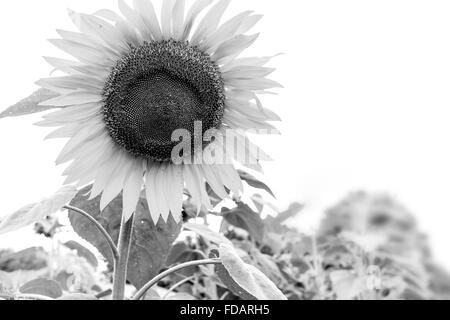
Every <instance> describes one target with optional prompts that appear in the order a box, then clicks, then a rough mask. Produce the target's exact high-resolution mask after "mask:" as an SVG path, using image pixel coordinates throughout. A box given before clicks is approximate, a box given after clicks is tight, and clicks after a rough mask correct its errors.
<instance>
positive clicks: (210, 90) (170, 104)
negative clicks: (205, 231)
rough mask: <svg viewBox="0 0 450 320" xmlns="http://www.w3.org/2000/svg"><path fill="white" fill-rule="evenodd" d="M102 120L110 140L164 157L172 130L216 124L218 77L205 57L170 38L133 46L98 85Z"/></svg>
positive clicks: (220, 108)
mask: <svg viewBox="0 0 450 320" xmlns="http://www.w3.org/2000/svg"><path fill="white" fill-rule="evenodd" d="M103 94H104V98H105V106H104V119H105V123H106V125H107V128H108V130H109V133H110V135H111V137H112V138H113V140H114V141H115V142H116V143H117V144H119V145H120V146H121V147H123V148H125V149H126V150H128V151H129V152H130V153H131V154H133V155H135V156H139V157H144V158H149V159H153V160H156V161H170V159H171V153H172V150H173V148H174V147H175V146H176V145H177V144H178V143H179V142H173V141H172V134H173V132H174V131H175V130H178V129H186V130H188V131H189V132H190V133H191V134H192V135H193V133H194V123H195V122H196V121H201V122H202V129H203V132H205V131H206V130H208V129H211V128H218V127H220V125H221V120H222V117H223V112H224V105H225V96H224V89H223V81H222V78H221V76H220V72H219V69H218V67H217V66H216V65H215V64H214V63H213V62H212V61H211V60H210V58H209V56H207V55H206V54H204V53H202V52H201V51H199V50H198V49H197V48H195V47H191V46H189V44H187V43H180V42H175V41H173V40H170V41H163V42H152V43H144V44H143V45H142V46H140V47H138V48H133V49H132V50H131V51H130V53H129V54H128V55H126V56H125V57H123V58H122V59H121V60H120V61H119V62H118V64H117V66H116V67H115V68H114V70H113V71H112V72H111V75H110V78H109V79H108V81H107V84H106V86H105V89H104V93H103Z"/></svg>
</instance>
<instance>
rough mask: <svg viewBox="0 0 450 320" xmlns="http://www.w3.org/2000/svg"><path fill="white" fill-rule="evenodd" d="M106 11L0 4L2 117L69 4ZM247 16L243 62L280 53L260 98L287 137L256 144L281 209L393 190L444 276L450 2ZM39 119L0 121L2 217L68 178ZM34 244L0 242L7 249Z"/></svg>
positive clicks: (26, 85) (447, 259) (61, 4)
mask: <svg viewBox="0 0 450 320" xmlns="http://www.w3.org/2000/svg"><path fill="white" fill-rule="evenodd" d="M105 7H106V8H113V9H115V8H116V2H115V1H109V0H95V1H94V0H39V1H32V0H16V1H1V2H0V39H1V50H0V55H1V56H0V72H1V73H0V88H1V104H0V110H3V109H5V108H6V107H8V106H9V105H11V104H14V103H15V102H17V101H19V100H21V99H22V98H24V97H26V96H28V95H29V94H30V93H31V92H33V91H34V90H35V89H36V87H35V85H34V84H33V83H34V82H35V81H36V80H38V79H39V78H40V77H46V76H48V75H49V72H50V67H49V66H48V65H47V64H46V63H45V62H44V60H43V59H42V58H41V56H44V55H50V56H52V55H53V56H61V54H60V53H59V52H58V51H57V50H56V49H54V48H53V47H52V46H51V45H50V44H48V43H47V42H46V41H45V40H46V39H48V38H54V37H56V33H55V31H54V30H55V29H56V28H62V29H71V30H72V29H73V27H72V25H71V23H70V20H69V18H68V17H67V15H66V8H72V9H74V10H77V11H82V12H87V13H92V12H94V11H96V10H97V9H100V8H105ZM248 9H253V10H255V11H256V12H258V13H262V14H264V15H265V17H264V19H263V20H262V22H261V23H260V24H259V25H258V26H257V28H256V29H255V30H257V31H260V32H261V36H260V38H259V40H258V42H257V43H256V45H255V46H254V47H253V48H252V50H250V51H251V52H249V54H255V55H268V54H275V53H279V52H283V53H285V55H283V56H281V57H278V58H277V59H275V60H274V61H273V63H272V65H273V66H275V67H277V68H278V71H277V72H276V73H275V74H274V76H273V77H274V78H275V79H276V80H279V81H280V82H281V83H282V84H283V85H284V86H285V89H284V90H281V91H280V95H279V96H277V97H270V98H268V99H265V102H266V106H268V107H271V108H272V109H273V110H275V111H277V112H278V113H279V114H280V115H281V116H282V118H283V120H284V121H283V123H282V124H281V126H280V129H281V130H282V132H283V135H282V136H281V137H280V136H277V137H273V138H270V139H264V140H261V141H260V144H262V146H263V147H265V149H266V150H267V151H268V152H269V153H270V154H271V155H272V156H273V157H274V158H275V162H273V163H269V164H267V165H266V166H265V168H266V176H265V181H267V182H268V183H269V184H270V186H271V187H272V188H273V189H274V191H275V192H276V194H277V196H278V199H277V201H276V203H277V205H278V206H279V207H280V208H285V207H287V205H288V204H289V203H290V202H291V201H294V200H296V201H302V202H305V203H306V204H307V205H308V206H307V210H306V211H305V214H306V217H308V216H309V217H316V215H317V214H318V213H319V212H321V211H322V210H323V208H326V207H328V206H331V205H333V204H334V202H335V201H337V200H339V199H340V198H341V197H343V196H344V195H346V193H347V192H348V191H352V190H357V189H366V190H369V191H388V192H390V193H392V194H393V195H394V196H396V197H398V199H399V200H400V201H402V202H403V203H404V204H405V205H406V206H408V207H409V208H410V209H411V210H412V211H413V212H415V213H416V214H417V216H418V218H419V220H420V223H421V225H422V228H423V230H424V231H426V232H428V233H429V234H430V235H431V241H432V244H433V248H434V250H435V253H436V257H437V259H438V260H439V261H441V262H443V263H445V264H446V265H447V266H448V267H450V250H448V245H449V244H450V230H449V229H450V228H449V227H450V201H449V199H450V197H449V195H450V153H449V150H450V126H449V125H448V123H449V121H450V111H449V110H450V19H449V18H448V17H449V16H450V2H449V1H435V0H422V1H414V0H405V1H400V0H377V1H363V0H354V1H348V0H345V1H344V0H341V1H337V0H329V1H324V0H314V1H312V0H311V1H299V0H296V1H293V0H292V1H288V0H277V1H275V0H271V1H269V0H245V1H234V2H233V3H232V5H231V8H230V13H232V12H238V11H243V10H248ZM38 119H39V116H36V115H34V116H28V117H23V118H20V119H3V120H1V121H0V150H1V155H0V195H1V196H0V210H1V211H0V215H3V214H7V213H10V212H12V211H15V210H16V209H18V208H19V207H22V206H23V205H24V204H27V203H29V202H31V201H35V200H39V199H40V198H42V197H43V196H46V195H49V194H51V193H53V192H54V191H55V190H56V189H58V188H59V187H60V185H61V183H62V181H63V179H62V178H61V177H60V173H61V172H62V168H56V167H55V166H54V159H55V158H56V155H57V153H58V151H59V149H60V147H61V144H62V142H61V141H46V142H43V141H42V138H43V137H44V136H45V134H46V133H48V130H45V129H43V128H39V127H35V126H32V123H34V122H37V121H38ZM306 217H305V218H304V221H302V220H300V221H298V223H299V225H300V226H301V224H302V223H306V221H307V220H308V218H306ZM309 220H311V219H309ZM30 239H31V240H30ZM30 239H27V238H24V237H22V235H21V236H20V237H19V236H18V235H16V236H14V237H7V238H5V237H2V238H0V247H8V246H12V245H13V244H14V243H16V242H18V243H20V244H23V245H25V244H26V242H27V241H28V242H32V241H34V238H30ZM11 241H15V242H14V243H12V242H11Z"/></svg>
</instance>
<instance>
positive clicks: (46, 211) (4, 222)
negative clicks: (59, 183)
mask: <svg viewBox="0 0 450 320" xmlns="http://www.w3.org/2000/svg"><path fill="white" fill-rule="evenodd" d="M76 193H77V190H76V189H75V187H73V186H65V187H63V188H62V189H61V190H59V191H58V192H56V193H55V194H54V195H53V196H51V197H50V198H47V199H44V200H42V201H41V202H38V203H33V204H30V205H27V206H25V207H23V208H22V209H19V210H18V211H16V212H14V213H12V214H10V215H7V216H4V217H0V235H1V234H5V233H8V232H12V231H16V230H18V229H21V228H24V227H27V226H29V225H31V224H33V223H36V222H38V221H40V220H42V219H44V218H45V217H46V216H48V215H51V214H53V213H56V212H58V211H59V210H61V208H62V207H64V206H65V205H66V204H67V203H68V202H69V201H71V200H72V199H73V197H74V196H75V195H76Z"/></svg>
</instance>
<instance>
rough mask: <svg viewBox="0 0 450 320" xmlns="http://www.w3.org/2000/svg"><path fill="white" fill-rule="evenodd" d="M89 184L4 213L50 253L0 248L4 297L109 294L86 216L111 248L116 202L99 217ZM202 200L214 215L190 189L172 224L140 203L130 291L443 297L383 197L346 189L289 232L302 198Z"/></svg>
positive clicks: (432, 271)
mask: <svg viewBox="0 0 450 320" xmlns="http://www.w3.org/2000/svg"><path fill="white" fill-rule="evenodd" d="M241 175H243V174H242V173H241ZM246 177H247V179H248V180H249V181H251V183H249V185H251V186H253V187H256V188H259V189H260V190H263V191H268V190H270V189H268V187H267V186H266V185H265V184H264V183H262V182H260V183H259V182H258V181H257V179H256V178H254V177H253V176H250V175H246ZM63 190H64V189H63ZM89 190H90V186H88V187H86V188H84V189H82V190H80V191H78V193H77V194H76V195H75V194H74V193H73V192H72V191H70V190H69V189H66V191H68V193H65V192H61V191H60V192H58V193H56V195H55V196H53V197H50V198H47V199H45V200H43V202H40V203H38V204H33V205H31V206H27V207H26V208H28V209H26V210H24V209H22V210H19V211H18V212H16V213H14V214H13V215H10V216H7V218H6V219H3V220H2V225H4V226H6V227H7V228H11V229H12V230H15V229H17V228H20V227H22V226H24V225H25V224H30V223H33V222H36V223H35V227H34V229H35V232H36V233H38V234H40V235H41V236H42V237H43V238H44V239H47V241H50V242H51V243H52V248H53V249H52V250H51V252H49V251H46V250H44V249H43V248H28V249H25V250H23V251H19V252H11V251H2V252H0V270H1V272H0V284H1V287H0V290H1V291H0V296H1V297H2V298H7V299H58V300H97V299H111V289H112V272H113V268H114V266H115V264H114V262H115V259H114V255H113V254H112V251H111V248H110V244H109V243H108V241H107V240H105V237H104V236H102V234H101V233H100V232H99V230H98V227H96V225H95V224H93V223H92V221H91V219H93V220H95V221H96V222H97V223H98V224H99V225H100V226H101V227H102V228H103V229H104V230H106V232H107V234H109V236H110V237H111V239H112V241H113V242H115V243H117V241H118V238H119V229H120V226H121V217H120V212H121V211H122V203H121V197H118V198H117V199H115V200H114V201H113V202H112V203H111V204H110V205H109V206H108V207H107V208H105V210H103V211H102V212H100V205H99V199H98V198H96V199H89V198H88V196H87V194H88V192H89ZM210 196H211V200H212V201H213V203H215V204H216V207H215V209H214V211H211V212H207V211H206V210H205V209H204V208H203V209H202V210H200V214H199V215H198V217H197V214H196V212H194V211H193V208H192V205H191V204H190V199H189V195H188V194H186V201H185V203H184V207H183V209H184V215H183V217H184V219H183V222H182V223H180V224H177V223H175V221H174V220H173V219H169V221H168V222H167V223H165V222H164V221H162V220H160V221H159V222H158V224H157V225H155V224H154V223H153V222H152V220H151V218H150V215H149V211H148V207H147V203H146V201H144V200H141V201H140V203H139V206H138V209H137V211H136V213H135V218H134V220H133V221H134V222H133V229H132V234H131V239H130V241H131V242H130V243H131V246H130V248H131V249H130V255H129V259H128V272H127V280H128V287H129V288H128V289H129V290H127V292H129V293H130V294H129V296H128V298H132V297H134V298H137V299H140V298H143V299H146V300H162V299H164V300H204V299H214V300H218V299H222V300H240V299H244V300H255V299H280V300H284V299H290V300H313V299H314V300H332V299H333V300H334V299H338V300H347V299H358V300H361V299H447V298H450V276H449V275H448V274H447V273H446V272H445V271H444V270H442V269H441V268H439V267H438V266H436V265H435V264H434V263H433V260H432V256H431V253H430V250H429V247H428V245H427V242H426V237H425V236H424V235H423V234H422V233H421V232H420V231H419V229H418V226H417V223H416V221H415V219H414V217H413V215H412V214H411V213H409V212H408V211H407V210H406V209H405V208H403V207H402V206H401V205H400V204H398V203H397V202H396V201H395V200H394V199H392V198H391V197H389V196H387V195H382V194H381V195H380V194H374V195H371V194H366V193H363V192H359V193H354V194H351V195H349V197H348V198H346V199H344V200H343V201H342V202H340V203H339V204H337V205H336V206H334V207H333V208H331V209H330V210H328V211H327V212H325V214H324V219H323V220H322V221H321V223H320V226H319V227H318V228H317V230H316V231H315V232H313V233H310V234H305V233H302V232H300V231H299V230H297V229H295V228H292V227H289V225H292V222H290V221H293V220H292V219H294V220H295V219H296V217H297V216H298V215H299V214H301V213H302V209H303V206H301V205H300V204H297V203H294V204H292V205H291V206H290V207H289V208H288V209H287V210H286V211H284V212H278V214H277V215H276V216H264V215H263V213H262V212H263V211H264V209H265V208H273V207H274V206H273V205H271V204H270V202H269V201H266V200H263V198H262V197H261V196H258V195H256V196H253V197H252V198H251V199H252V200H253V203H251V202H250V203H245V201H244V200H243V199H241V198H239V197H236V196H235V195H233V196H232V198H233V202H229V201H225V202H220V201H216V202H214V199H215V197H216V196H215V195H214V193H213V192H212V191H211V192H210ZM68 202H70V207H69V206H66V205H67V204H68ZM233 203H234V204H233ZM36 207H38V208H41V209H39V210H38V211H36V210H37V209H36ZM63 207H65V208H69V209H70V208H73V207H75V208H78V209H81V210H84V211H85V212H86V214H87V215H88V216H89V217H90V219H88V218H87V217H86V216H83V215H80V214H78V212H77V211H73V210H69V211H68V217H69V222H70V225H64V223H61V221H60V219H59V217H60V214H56V212H57V211H59V210H60V209H62V208H63ZM46 208H47V209H48V210H46ZM252 208H256V209H257V210H254V209H252ZM33 210H34V211H33ZM30 212H31V214H30ZM33 212H39V214H33ZM8 217H19V219H16V218H14V219H11V218H8ZM37 218H38V221H34V220H35V219H37ZM5 221H6V222H7V223H6V224H5ZM14 221H17V226H16V225H15V223H13V222H14ZM24 221H26V222H24ZM200 221H202V223H200ZM209 222H212V224H210V223H209ZM214 225H215V226H216V227H215V229H216V231H214V230H213V229H214ZM6 227H5V228H6ZM218 227H220V229H219V228H218ZM73 231H75V233H76V234H78V236H80V237H81V238H83V239H84V240H85V241H86V242H85V243H83V241H82V240H80V239H79V238H77V237H76V236H74V240H69V241H67V240H64V241H63V240H60V238H59V234H67V233H68V232H69V233H72V235H73ZM88 243H90V244H88ZM104 262H106V263H104ZM134 294H136V295H134Z"/></svg>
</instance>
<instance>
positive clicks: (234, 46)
mask: <svg viewBox="0 0 450 320" xmlns="http://www.w3.org/2000/svg"><path fill="white" fill-rule="evenodd" d="M258 36H259V33H257V34H254V35H251V36H245V35H239V36H235V37H234V38H232V39H230V40H228V41H225V42H224V43H222V44H221V45H220V46H219V48H217V51H216V52H215V53H214V55H213V56H212V60H213V61H216V62H217V63H218V64H221V60H222V59H224V58H227V57H231V56H238V55H239V54H241V52H242V51H244V50H245V49H247V48H248V47H250V46H251V45H252V44H253V43H254V42H255V41H256V39H258Z"/></svg>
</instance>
